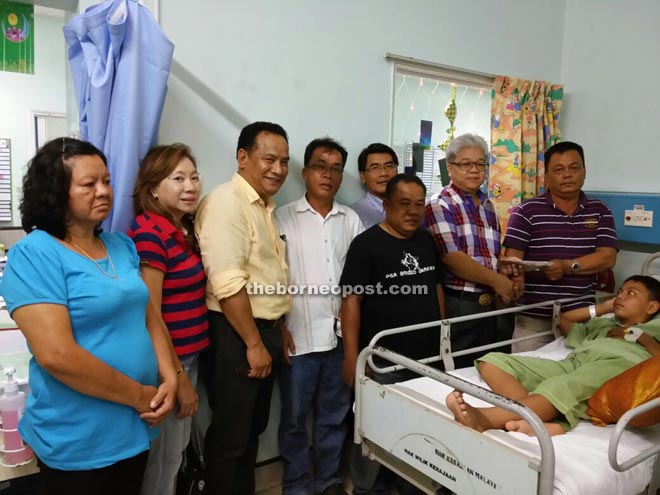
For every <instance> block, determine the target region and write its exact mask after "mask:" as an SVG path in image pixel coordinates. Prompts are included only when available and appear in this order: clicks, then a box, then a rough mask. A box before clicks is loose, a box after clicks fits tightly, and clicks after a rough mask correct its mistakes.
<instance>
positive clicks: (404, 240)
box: [340, 174, 444, 495]
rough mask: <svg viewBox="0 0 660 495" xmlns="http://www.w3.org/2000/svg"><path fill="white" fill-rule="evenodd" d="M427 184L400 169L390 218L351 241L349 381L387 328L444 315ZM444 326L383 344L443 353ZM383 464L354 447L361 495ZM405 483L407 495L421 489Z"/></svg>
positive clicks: (390, 189) (412, 353) (386, 378)
mask: <svg viewBox="0 0 660 495" xmlns="http://www.w3.org/2000/svg"><path fill="white" fill-rule="evenodd" d="M425 196H426V187H425V186H424V183H423V182H422V181H421V180H420V179H419V178H418V177H416V176H414V175H406V174H399V175H396V176H395V177H393V178H392V179H391V180H390V181H389V182H388V184H387V189H386V191H385V199H384V201H383V207H384V209H385V220H384V221H383V222H381V223H380V224H377V225H374V226H373V227H371V228H370V229H368V230H366V231H365V232H363V233H362V234H360V235H358V236H357V237H356V238H355V239H354V240H353V242H352V243H351V246H350V248H349V249H348V253H347V254H346V262H345V264H344V270H343V272H342V275H341V280H340V286H341V287H342V290H343V291H344V294H346V295H345V296H344V298H343V300H342V307H341V326H342V334H343V338H344V365H343V370H342V373H343V378H344V381H345V382H346V384H347V385H348V386H349V387H353V386H354V383H355V371H356V370H355V366H356V362H357V355H358V353H359V351H360V350H361V349H363V348H364V347H365V346H367V345H368V344H369V341H370V340H371V338H372V337H373V336H374V335H375V334H376V333H378V332H379V331H381V330H385V329H388V328H395V327H400V326H405V325H413V324H416V323H425V322H429V321H437V320H439V319H441V316H442V317H444V295H443V292H442V286H441V283H442V276H441V272H442V266H441V262H440V260H439V258H438V255H437V250H436V248H435V243H434V241H433V238H432V237H431V235H430V234H429V233H428V232H427V231H425V230H422V229H420V228H419V226H420V225H421V223H422V219H423V217H424V205H425ZM439 332H440V329H439V327H435V328H431V329H427V330H418V331H414V332H408V333H404V334H400V335H393V336H390V337H387V338H385V339H383V340H382V341H381V342H380V343H381V344H382V345H383V347H386V348H388V349H390V350H392V351H395V352H398V353H400V354H403V355H405V356H408V357H411V358H413V359H420V358H423V357H429V356H431V355H434V354H437V353H438V352H439V346H440V337H439V335H440V334H439ZM396 378H397V377H396V376H395V374H389V375H375V376H374V379H375V380H377V381H379V382H381V383H386V382H391V381H393V380H394V381H397V380H396ZM379 471H381V470H380V465H379V464H378V463H376V462H374V461H370V460H368V459H367V458H364V457H362V456H361V452H360V448H359V447H358V446H354V448H353V456H352V460H351V474H352V478H353V485H354V489H353V493H354V494H355V495H359V494H366V493H372V492H373V490H375V489H376V488H377V487H376V485H377V484H382V483H383V480H382V476H380V477H379ZM402 482H403V480H402V479H400V480H398V482H397V484H398V487H399V492H400V493H402V494H404V495H405V494H409V493H421V492H419V491H418V490H417V489H416V488H414V487H413V486H412V485H410V484H409V483H405V482H404V483H402Z"/></svg>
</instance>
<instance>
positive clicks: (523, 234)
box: [503, 205, 531, 251]
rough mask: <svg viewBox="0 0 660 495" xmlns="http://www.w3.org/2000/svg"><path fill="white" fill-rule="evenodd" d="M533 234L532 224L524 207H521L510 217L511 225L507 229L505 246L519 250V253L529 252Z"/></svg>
mask: <svg viewBox="0 0 660 495" xmlns="http://www.w3.org/2000/svg"><path fill="white" fill-rule="evenodd" d="M530 233H531V222H530V221H529V219H528V218H527V217H526V216H525V215H524V209H523V205H519V206H518V207H516V209H515V210H513V212H512V213H511V216H509V223H508V224H507V227H506V235H505V237H504V243H503V244H504V246H505V247H508V248H511V249H517V250H519V251H527V246H528V245H529V239H530Z"/></svg>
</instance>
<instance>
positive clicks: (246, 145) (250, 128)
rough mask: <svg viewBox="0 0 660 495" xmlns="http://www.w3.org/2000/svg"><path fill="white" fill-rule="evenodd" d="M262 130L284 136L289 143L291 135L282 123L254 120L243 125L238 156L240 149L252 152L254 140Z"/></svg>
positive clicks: (239, 137) (237, 148)
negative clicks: (289, 135)
mask: <svg viewBox="0 0 660 495" xmlns="http://www.w3.org/2000/svg"><path fill="white" fill-rule="evenodd" d="M261 132H269V133H271V134H277V135H278V136H282V137H283V138H284V140H285V141H286V142H287V143H288V142H289V137H288V136H287V134H286V131H285V130H284V128H283V127H282V126H281V125H279V124H273V123H272V122H252V123H251V124H248V125H246V126H245V127H243V129H242V130H241V134H240V136H238V144H237V145H236V156H237V157H238V150H241V149H243V150H245V151H247V152H248V153H250V152H251V151H252V148H253V147H254V142H255V140H256V139H257V136H258V135H259V133H261Z"/></svg>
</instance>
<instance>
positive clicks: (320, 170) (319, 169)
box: [307, 163, 344, 177]
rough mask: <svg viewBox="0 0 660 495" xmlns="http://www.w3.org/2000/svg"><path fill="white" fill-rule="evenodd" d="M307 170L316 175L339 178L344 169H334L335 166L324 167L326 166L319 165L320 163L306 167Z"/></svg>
mask: <svg viewBox="0 0 660 495" xmlns="http://www.w3.org/2000/svg"><path fill="white" fill-rule="evenodd" d="M307 168H308V169H310V170H312V171H313V172H316V173H317V174H323V175H325V174H328V175H331V176H333V177H339V176H340V175H342V174H343V173H344V169H343V168H342V167H335V166H326V165H321V164H320V163H312V164H310V165H307Z"/></svg>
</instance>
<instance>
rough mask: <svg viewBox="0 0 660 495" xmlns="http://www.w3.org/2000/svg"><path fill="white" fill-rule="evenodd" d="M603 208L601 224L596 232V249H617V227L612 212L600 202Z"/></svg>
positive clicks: (599, 223)
mask: <svg viewBox="0 0 660 495" xmlns="http://www.w3.org/2000/svg"><path fill="white" fill-rule="evenodd" d="M598 203H599V206H600V208H601V217H600V222H598V231H597V232H596V247H597V248H599V247H609V248H614V249H617V235H616V227H615V225H614V216H613V215H612V212H611V211H610V209H609V208H608V207H607V205H606V204H605V203H603V202H602V201H598Z"/></svg>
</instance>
